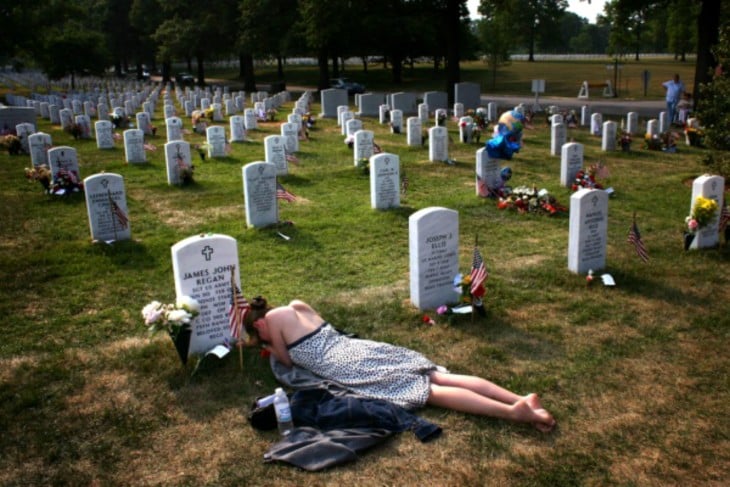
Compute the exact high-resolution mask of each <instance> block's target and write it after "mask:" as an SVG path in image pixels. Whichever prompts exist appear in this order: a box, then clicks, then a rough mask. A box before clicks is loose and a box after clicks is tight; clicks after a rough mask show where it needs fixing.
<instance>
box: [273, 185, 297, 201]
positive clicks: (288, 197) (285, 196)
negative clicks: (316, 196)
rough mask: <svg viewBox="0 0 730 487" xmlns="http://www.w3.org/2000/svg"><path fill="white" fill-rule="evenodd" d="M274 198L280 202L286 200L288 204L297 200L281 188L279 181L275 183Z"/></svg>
mask: <svg viewBox="0 0 730 487" xmlns="http://www.w3.org/2000/svg"><path fill="white" fill-rule="evenodd" d="M276 197H277V198H278V199H280V200H286V201H289V202H292V201H294V200H296V199H297V197H296V196H294V195H293V194H291V193H290V192H289V191H287V190H286V189H284V186H282V185H281V183H280V182H279V181H277V182H276Z"/></svg>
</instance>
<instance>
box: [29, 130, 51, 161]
mask: <svg viewBox="0 0 730 487" xmlns="http://www.w3.org/2000/svg"><path fill="white" fill-rule="evenodd" d="M52 146H53V140H52V139H51V136H50V135H49V134H46V133H44V132H36V133H34V134H31V135H29V136H28V149H29V150H30V161H31V162H32V163H33V166H34V167H37V166H41V165H43V164H46V165H48V150H49V149H50V148H51V147H52Z"/></svg>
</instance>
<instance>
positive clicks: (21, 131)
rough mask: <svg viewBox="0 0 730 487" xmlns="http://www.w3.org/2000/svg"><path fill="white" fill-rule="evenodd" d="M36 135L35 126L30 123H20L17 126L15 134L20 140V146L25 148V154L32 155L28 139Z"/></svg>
mask: <svg viewBox="0 0 730 487" xmlns="http://www.w3.org/2000/svg"><path fill="white" fill-rule="evenodd" d="M34 133H35V125H33V124H32V123H29V122H23V123H19V124H17V125H16V126H15V134H16V135H17V136H18V138H19V139H20V145H21V146H22V147H23V152H25V153H26V154H29V153H30V146H29V145H28V137H30V136H31V135H33V134H34Z"/></svg>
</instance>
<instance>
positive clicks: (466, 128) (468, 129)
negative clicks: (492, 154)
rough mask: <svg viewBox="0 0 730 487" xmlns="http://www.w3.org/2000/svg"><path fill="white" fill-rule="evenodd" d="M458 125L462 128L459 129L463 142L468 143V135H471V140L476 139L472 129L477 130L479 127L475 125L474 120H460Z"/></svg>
mask: <svg viewBox="0 0 730 487" xmlns="http://www.w3.org/2000/svg"><path fill="white" fill-rule="evenodd" d="M459 127H460V128H461V129H462V130H461V134H462V136H461V137H462V138H461V141H462V142H463V143H465V144H467V143H469V138H470V136H471V139H472V140H476V139H474V131H475V130H479V128H478V127H477V124H476V123H475V122H460V123H459ZM481 135H482V134H481V131H480V132H479V138H481ZM476 141H477V142H479V141H478V140H476Z"/></svg>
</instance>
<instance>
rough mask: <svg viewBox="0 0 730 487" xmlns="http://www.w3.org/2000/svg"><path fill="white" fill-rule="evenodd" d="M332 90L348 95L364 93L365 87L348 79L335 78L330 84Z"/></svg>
mask: <svg viewBox="0 0 730 487" xmlns="http://www.w3.org/2000/svg"><path fill="white" fill-rule="evenodd" d="M330 86H332V88H338V89H341V90H347V94H348V95H352V94H355V93H365V86H364V85H361V84H360V83H356V82H354V81H352V80H350V79H349V78H335V79H333V80H332V81H331V82H330Z"/></svg>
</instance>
